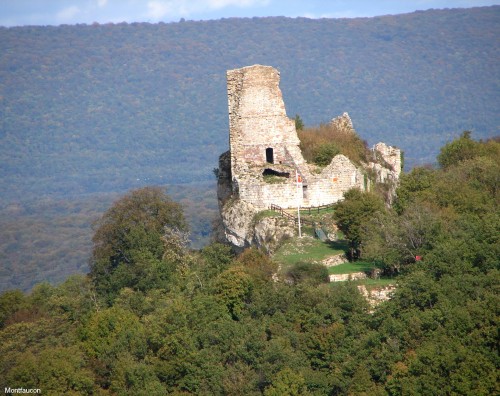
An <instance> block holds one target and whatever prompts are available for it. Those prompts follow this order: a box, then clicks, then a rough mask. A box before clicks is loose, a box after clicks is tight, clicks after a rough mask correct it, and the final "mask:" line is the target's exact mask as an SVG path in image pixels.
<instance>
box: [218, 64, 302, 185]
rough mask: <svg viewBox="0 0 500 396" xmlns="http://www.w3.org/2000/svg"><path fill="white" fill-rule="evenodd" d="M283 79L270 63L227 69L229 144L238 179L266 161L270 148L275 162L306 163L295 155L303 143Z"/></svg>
mask: <svg viewBox="0 0 500 396" xmlns="http://www.w3.org/2000/svg"><path fill="white" fill-rule="evenodd" d="M279 78H280V77H279V72H278V71H277V70H276V69H274V68H273V67H270V66H261V65H255V66H249V67H244V68H241V69H235V70H229V71H228V72H227V93H228V110H229V147H230V151H231V168H232V170H233V175H234V177H236V178H239V177H241V176H244V175H245V173H246V172H248V171H249V170H248V167H249V166H251V165H264V164H266V163H267V158H266V149H269V148H270V149H272V156H273V162H274V163H275V164H288V165H292V163H290V162H294V161H299V162H300V161H302V162H303V159H302V158H301V157H297V158H293V157H294V154H296V152H297V149H298V145H299V143H300V142H299V138H298V137H297V133H296V131H295V123H294V121H293V120H290V119H289V118H288V117H287V115H286V111H285V104H284V102H283V98H282V95H281V90H280V89H279ZM293 146H295V148H296V149H295V150H294V148H293ZM287 147H289V148H290V149H291V150H286V148H287ZM290 152H291V153H290Z"/></svg>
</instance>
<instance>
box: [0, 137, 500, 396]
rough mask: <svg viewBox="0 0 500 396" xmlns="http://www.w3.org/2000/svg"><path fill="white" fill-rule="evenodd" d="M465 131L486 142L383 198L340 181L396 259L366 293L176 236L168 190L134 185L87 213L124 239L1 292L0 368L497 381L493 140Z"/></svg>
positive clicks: (88, 373) (216, 387)
mask: <svg viewBox="0 0 500 396" xmlns="http://www.w3.org/2000/svg"><path fill="white" fill-rule="evenodd" d="M476 143H477V144H478V146H479V147H481V148H485V147H486V146H487V147H489V148H488V150H486V151H484V152H485V153H486V154H484V155H480V156H476V157H474V158H464V159H463V160H460V161H459V162H458V163H455V164H453V165H450V166H448V167H446V168H444V169H435V170H432V169H425V170H419V169H417V170H415V171H414V172H412V173H410V174H409V175H408V178H407V179H403V181H402V184H401V189H402V190H401V191H404V194H403V195H402V196H404V202H402V203H401V205H400V206H399V208H398V210H397V211H396V210H390V209H384V210H376V211H373V210H372V209H373V208H380V205H381V204H380V203H379V201H377V200H376V199H375V198H374V197H372V196H371V195H363V194H362V193H361V192H357V193H355V192H350V193H349V194H348V196H347V197H346V201H345V202H346V206H347V205H349V206H348V207H351V206H350V205H353V206H352V209H353V210H352V212H349V214H350V215H352V216H353V217H355V216H356V215H360V216H361V217H362V218H364V222H363V223H362V226H361V227H357V225H356V227H355V228H354V229H355V230H356V232H358V231H359V235H360V236H361V240H360V241H361V242H360V243H361V249H360V254H361V257H362V258H364V259H367V258H369V257H372V258H373V260H376V262H377V263H379V264H380V265H382V266H386V267H387V268H389V267H390V268H392V269H394V270H395V271H397V272H399V273H400V276H399V277H398V278H397V288H396V290H395V292H394V294H393V296H392V299H391V300H389V301H387V302H385V303H382V304H381V305H380V306H378V307H377V308H373V307H370V306H369V304H368V302H367V301H366V300H365V299H364V297H363V296H362V295H361V293H360V292H359V290H358V288H357V287H356V284H355V283H354V282H344V283H337V284H328V283H323V282H322V278H323V274H324V272H322V271H321V269H320V267H319V266H318V265H315V266H313V267H312V269H311V271H310V273H308V271H307V268H306V266H304V265H300V266H297V267H295V268H292V271H291V273H290V274H287V273H286V272H284V273H283V272H280V271H278V273H277V274H276V276H273V274H274V273H275V272H276V271H277V265H276V263H274V262H273V260H272V258H270V257H268V256H266V255H264V254H262V253H261V252H259V251H257V250H254V249H250V250H247V251H245V252H244V253H243V254H242V255H240V256H237V257H235V256H233V254H232V253H231V252H230V250H229V248H228V247H227V246H224V245H219V244H212V245H209V246H207V247H206V248H204V249H202V250H200V251H189V250H187V249H185V248H184V245H183V239H182V237H183V234H182V233H179V232H177V231H176V229H183V221H182V216H181V212H180V208H179V207H178V205H177V204H174V203H173V202H171V201H170V200H169V199H168V198H167V197H166V196H165V195H164V194H163V193H162V192H161V191H158V190H151V189H147V190H139V191H133V192H131V193H129V194H128V195H126V196H125V197H123V198H122V199H121V200H119V201H117V203H115V204H114V205H113V206H112V208H110V210H109V211H108V212H107V213H106V216H105V217H104V218H103V219H102V220H101V222H100V223H99V225H100V226H103V225H110V224H111V225H113V226H112V227H111V226H110V230H114V229H115V227H114V226H116V225H120V227H118V228H117V230H127V232H122V233H118V234H119V235H121V236H122V237H123V238H118V237H117V238H116V239H113V238H114V237H113V238H111V237H110V238H108V239H106V238H104V235H111V236H114V235H115V233H114V232H111V231H110V230H108V232H104V231H102V232H98V231H99V229H100V228H99V227H98V228H97V230H96V240H97V241H109V243H110V244H111V245H113V246H114V245H115V244H117V245H116V246H120V249H121V250H123V252H120V254H118V255H117V254H116V253H115V250H114V249H111V248H109V249H108V248H106V249H104V248H103V249H102V250H101V249H100V247H101V245H98V246H99V249H97V250H98V252H99V255H97V253H96V257H100V258H106V260H103V261H102V263H105V264H106V265H105V266H103V267H102V268H107V271H108V273H106V272H104V271H103V272H93V273H91V276H89V277H85V276H74V277H71V278H69V279H67V280H66V281H65V282H64V283H63V284H61V285H59V286H50V285H48V284H39V285H37V286H36V287H35V288H34V289H33V291H32V292H31V293H30V294H23V293H21V292H19V291H8V292H5V293H4V294H2V295H1V296H0V378H2V380H3V381H4V383H5V384H7V386H10V387H11V388H18V387H24V388H40V389H41V390H42V392H43V393H47V394H73V395H91V394H94V395H96V394H97V395H115V394H117V395H137V394H148V395H149V394H151V395H157V394H177V395H188V394H196V395H238V394H242V395H261V394H264V395H267V396H270V395H284V394H285V395H286V394H289V395H359V396H361V395H391V396H400V395H401V396H402V395H492V394H497V393H498V384H499V380H500V378H499V373H500V370H499V369H500V360H499V358H498V356H499V355H498V342H499V338H498V328H499V325H500V323H499V318H500V310H499V307H500V296H499V294H498V288H499V286H500V263H499V259H498V258H499V257H500V251H499V247H500V241H499V235H500V216H499V213H500V211H499V208H498V202H499V200H498V175H499V174H500V173H499V172H498V171H499V169H498V167H499V157H498V156H494V155H492V154H491V153H493V152H494V151H495V150H496V149H492V147H493V148H494V147H496V146H495V145H498V144H499V143H496V142H476ZM488 153H489V154H488ZM478 170H481V172H478ZM431 175H432V176H431ZM429 180H432V182H430V183H428V181H429ZM354 198H356V199H354ZM469 201H470V204H468V202H469ZM355 202H357V203H358V204H359V205H361V206H360V207H358V206H356V205H354V203H355ZM380 202H381V201H380ZM146 203H147V204H146ZM365 206H366V208H368V209H369V210H364V208H365ZM383 207H384V206H383V205H382V208H383ZM117 208H120V209H121V210H120V211H118V212H117ZM124 209H126V211H125V210H124ZM163 209H166V210H165V211H163ZM127 211H131V213H129V215H128V216H127V215H126V212H127ZM136 212H137V213H136ZM144 213H149V215H148V216H143V215H144ZM346 213H347V212H346ZM160 214H162V215H161V217H159V216H160ZM146 218H147V219H146ZM174 220H175V221H174ZM165 224H168V225H170V228H167V230H168V231H167V232H165V233H162V227H163V226H164V225H165ZM363 224H364V226H363ZM131 225H134V226H135V225H139V228H138V229H139V230H141V231H136V230H135V227H132V226H131ZM106 229H107V228H106ZM115 231H116V230H115ZM142 231H144V232H142ZM166 235H168V238H166V237H165V236H166ZM355 235H357V234H355ZM97 236H98V238H97ZM162 236H164V237H163V241H164V242H165V243H163V244H160V243H159V242H158V240H160V241H161V240H162V239H161V238H162ZM353 238H354V237H353ZM106 243H108V242H106ZM102 246H105V244H103V245H102ZM101 252H102V256H101V255H100V254H101ZM416 254H418V255H420V256H421V260H416V259H415V257H414V255H416ZM115 257H118V258H117V259H116V261H113V260H112V258H115ZM127 260H129V261H131V263H133V266H129V263H128V262H127ZM115 262H116V263H117V266H116V267H114V268H113V266H112V264H113V263H115ZM138 265H139V266H140V269H141V270H140V271H136V270H134V266H138ZM121 267H123V268H124V269H127V271H123V272H122V275H120V277H118V278H116V279H115V278H113V277H114V276H116V275H115V274H116V273H118V272H120V270H119V269H120V268H121ZM163 268H167V269H168V271H167V273H165V272H163V270H162V269H163ZM103 274H104V278H103V279H111V280H112V282H110V286H111V287H112V288H111V289H110V290H111V291H110V295H113V298H109V297H110V295H108V294H106V293H105V289H104V288H103V286H104V282H99V281H98V280H99V277H100V276H103ZM108 274H111V276H110V277H108V278H106V277H107V276H108ZM130 274H132V275H130ZM150 274H154V276H153V277H149V278H148V276H150ZM164 275H165V276H164ZM290 276H292V278H293V281H292V282H290V281H289V279H290ZM134 277H135V278H134ZM123 279H126V280H127V282H124V283H122V284H120V283H119V282H121V281H122V280H123ZM130 280H132V281H130ZM144 280H147V284H141V282H142V281H144ZM96 281H97V282H96ZM113 288H114V289H113Z"/></svg>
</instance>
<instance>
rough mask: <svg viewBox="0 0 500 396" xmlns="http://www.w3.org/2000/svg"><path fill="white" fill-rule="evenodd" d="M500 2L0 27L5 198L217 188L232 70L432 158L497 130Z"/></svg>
mask: <svg viewBox="0 0 500 396" xmlns="http://www.w3.org/2000/svg"><path fill="white" fill-rule="evenodd" d="M499 20H500V7H486V8H474V9H460V10H442V11H437V10H435V11H426V12H416V13H412V14H406V15H398V16H384V17H376V18H355V19H318V20H311V19H306V18H297V19H290V18H253V19H223V20H217V21H198V22H195V21H188V22H180V23H169V24H163V23H160V24H148V23H134V24H125V23H123V24H116V25H113V24H108V25H97V24H95V25H91V26H87V25H77V26H60V27H18V28H1V29H0V99H1V106H0V119H1V121H0V122H1V126H0V130H1V135H0V163H1V166H2V171H1V175H0V178H1V179H0V183H1V185H2V194H1V195H2V199H15V198H25V197H26V195H31V196H39V195H44V194H50V193H55V194H58V195H74V194H79V193H88V192H97V191H104V192H109V191H118V190H121V191H123V190H127V189H129V188H132V187H137V186H141V185H145V184H151V183H160V184H171V183H187V182H192V181H200V180H208V179H209V178H210V177H211V175H210V171H211V169H212V168H213V167H214V166H216V159H217V156H218V155H219V154H220V153H222V152H223V151H225V150H226V149H227V140H228V131H227V98H226V86H225V72H226V70H227V69H232V68H236V67H241V66H246V65H251V64H255V63H260V64H266V65H272V66H274V67H277V68H278V69H279V70H280V71H281V76H282V84H281V86H282V90H283V95H284V100H285V103H286V106H287V110H288V113H289V116H291V117H293V116H294V115H295V113H299V114H300V115H301V117H302V119H303V120H304V122H305V124H306V125H311V124H319V123H320V122H323V121H329V119H330V118H332V117H334V116H337V115H339V114H341V113H342V112H344V111H347V112H349V114H350V115H351V118H352V119H353V121H354V124H355V127H356V129H357V130H358V132H359V133H360V135H361V136H362V137H363V138H365V139H367V140H368V141H369V142H371V143H373V142H376V141H379V140H383V141H386V142H388V143H390V144H394V145H398V146H400V147H401V148H402V149H403V150H404V151H405V152H406V158H407V162H408V163H410V164H415V163H422V162H430V161H433V159H434V157H435V155H436V154H437V153H436V150H437V148H438V147H440V146H441V145H442V143H444V142H445V141H447V140H449V139H450V138H451V137H453V136H457V135H458V134H459V133H461V132H462V131H463V130H474V136H476V137H477V138H481V137H487V136H493V135H495V134H497V133H498V125H499V116H498V114H499V113H500V111H499V105H498V103H499V100H498V99H499V97H498V92H499V68H498V59H499V58H500V53H499V42H498V37H499V35H500V23H499Z"/></svg>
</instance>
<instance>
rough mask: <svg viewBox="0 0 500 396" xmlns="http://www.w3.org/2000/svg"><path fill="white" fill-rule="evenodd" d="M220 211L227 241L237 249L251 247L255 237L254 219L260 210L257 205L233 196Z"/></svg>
mask: <svg viewBox="0 0 500 396" xmlns="http://www.w3.org/2000/svg"><path fill="white" fill-rule="evenodd" d="M220 212H221V217H222V222H223V224H224V230H225V233H226V239H227V241H228V242H229V243H230V244H231V245H233V247H234V249H235V250H236V251H242V250H243V249H245V248H247V247H249V246H250V244H251V241H252V237H253V230H252V222H253V221H252V220H253V218H254V216H255V214H256V213H257V212H258V210H257V209H256V208H255V206H254V205H252V204H251V203H248V202H245V201H242V200H240V199H234V198H233V199H230V200H229V201H227V202H226V203H225V204H224V206H222V208H221V211H220Z"/></svg>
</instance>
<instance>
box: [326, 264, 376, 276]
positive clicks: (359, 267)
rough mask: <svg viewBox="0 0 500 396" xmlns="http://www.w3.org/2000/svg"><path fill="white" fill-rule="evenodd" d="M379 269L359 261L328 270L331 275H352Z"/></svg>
mask: <svg viewBox="0 0 500 396" xmlns="http://www.w3.org/2000/svg"><path fill="white" fill-rule="evenodd" d="M374 268H377V267H376V266H375V264H373V263H367V262H364V261H357V262H354V263H344V264H340V265H336V266H333V267H329V268H328V273H329V274H335V275H338V274H351V273H353V272H368V271H371V270H372V269H374Z"/></svg>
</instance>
